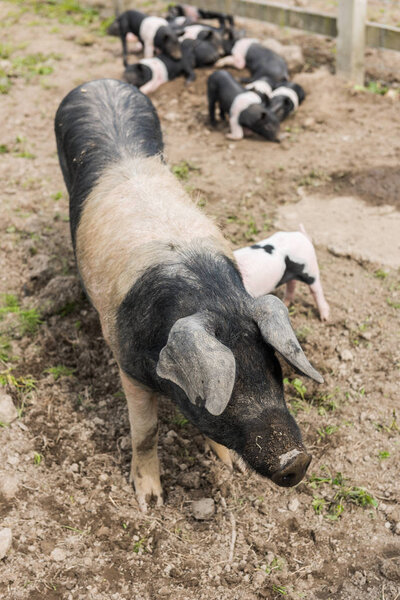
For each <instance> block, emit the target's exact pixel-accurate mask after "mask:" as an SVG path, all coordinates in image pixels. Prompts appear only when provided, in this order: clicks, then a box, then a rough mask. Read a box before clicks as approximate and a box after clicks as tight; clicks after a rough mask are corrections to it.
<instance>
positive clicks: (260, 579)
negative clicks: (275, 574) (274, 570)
mask: <svg viewBox="0 0 400 600" xmlns="http://www.w3.org/2000/svg"><path fill="white" fill-rule="evenodd" d="M266 578H267V573H266V572H265V571H257V572H256V573H254V575H253V585H254V587H256V588H259V587H261V586H262V585H263V584H264V581H265V580H266Z"/></svg>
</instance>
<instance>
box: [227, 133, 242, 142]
mask: <svg viewBox="0 0 400 600" xmlns="http://www.w3.org/2000/svg"><path fill="white" fill-rule="evenodd" d="M226 138H227V139H228V140H235V141H236V142H238V141H239V140H242V139H243V136H242V135H239V136H237V135H234V134H233V133H227V134H226Z"/></svg>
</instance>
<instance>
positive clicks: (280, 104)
mask: <svg viewBox="0 0 400 600" xmlns="http://www.w3.org/2000/svg"><path fill="white" fill-rule="evenodd" d="M246 89H247V90H252V91H253V92H257V93H260V94H262V95H265V98H268V99H269V102H268V106H269V108H270V109H271V111H272V112H273V113H275V114H276V116H277V117H278V119H279V121H283V120H284V119H286V117H287V116H288V115H289V114H290V113H292V112H294V111H296V110H297V108H298V107H299V106H300V104H301V103H302V102H303V100H304V99H305V97H306V94H305V91H304V89H303V88H302V87H301V85H299V84H298V83H294V82H293V81H283V82H281V83H278V84H274V83H273V82H272V81H271V79H270V78H268V77H262V78H261V79H257V80H255V81H252V82H251V83H249V84H247V85H246ZM262 97H263V96H262Z"/></svg>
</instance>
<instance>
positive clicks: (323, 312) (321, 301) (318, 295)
mask: <svg viewBox="0 0 400 600" xmlns="http://www.w3.org/2000/svg"><path fill="white" fill-rule="evenodd" d="M310 290H311V293H312V295H313V297H314V300H315V302H316V305H317V307H318V311H319V316H320V318H321V321H328V320H329V313H330V310H329V304H328V303H327V301H326V300H325V296H324V292H323V291H322V285H321V281H320V280H319V279H317V280H316V281H315V282H314V283H312V284H311V285H310Z"/></svg>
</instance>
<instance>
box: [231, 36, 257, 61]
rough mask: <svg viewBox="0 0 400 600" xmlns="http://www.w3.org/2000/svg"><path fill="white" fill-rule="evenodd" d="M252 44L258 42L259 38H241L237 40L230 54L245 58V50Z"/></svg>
mask: <svg viewBox="0 0 400 600" xmlns="http://www.w3.org/2000/svg"><path fill="white" fill-rule="evenodd" d="M252 44H259V40H257V39H256V38H242V39H241V40H238V41H237V42H235V44H234V45H233V48H232V50H231V54H232V56H241V57H242V58H245V57H246V54H247V51H248V49H249V48H250V46H251V45H252Z"/></svg>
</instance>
